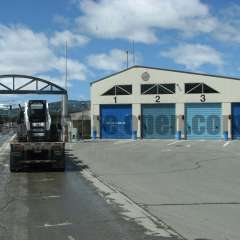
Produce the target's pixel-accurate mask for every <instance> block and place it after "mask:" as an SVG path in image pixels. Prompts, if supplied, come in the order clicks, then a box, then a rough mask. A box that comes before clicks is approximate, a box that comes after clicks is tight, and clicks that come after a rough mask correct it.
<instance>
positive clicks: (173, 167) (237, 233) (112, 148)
mask: <svg viewBox="0 0 240 240" xmlns="http://www.w3.org/2000/svg"><path fill="white" fill-rule="evenodd" d="M71 148H72V150H73V154H74V155H75V156H76V157H78V160H81V161H83V163H84V164H87V165H88V166H89V167H90V169H91V170H92V171H93V172H94V173H95V174H96V175H97V176H98V177H99V178H100V179H102V180H103V181H104V182H107V183H109V184H111V185H112V186H114V187H115V188H117V189H118V190H119V191H121V192H122V193H124V194H126V195H127V196H128V197H129V198H131V199H132V200H133V201H135V202H136V203H138V204H139V205H141V206H143V207H144V208H145V209H147V210H148V211H149V212H150V213H152V214H153V215H155V216H157V217H158V218H159V219H161V220H163V221H164V222H166V223H167V224H168V225H170V226H171V227H172V228H173V229H175V230H176V231H177V232H179V233H180V234H182V235H183V236H184V237H186V238H187V239H190V240H193V239H194V240H197V239H199V240H200V239H205V240H206V239H211V240H226V239H228V240H230V239H231V240H239V239H240V228H239V219H240V142H239V141H232V142H226V143H225V142H223V141H181V142H175V141H158V140H148V141H146V140H144V141H105V142H104V141H102V142H101V141H96V142H82V143H73V144H71Z"/></svg>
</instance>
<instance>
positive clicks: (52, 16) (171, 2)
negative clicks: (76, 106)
mask: <svg viewBox="0 0 240 240" xmlns="http://www.w3.org/2000/svg"><path fill="white" fill-rule="evenodd" d="M65 40H67V41H68V45H69V98H70V99H77V100H80V99H89V83H90V82H91V81H93V80H96V79H98V78H101V77H103V76H106V75H108V74H111V73H113V72H117V71H119V70H122V69H124V68H125V67H126V53H125V52H126V51H127V50H128V51H129V52H130V56H129V64H130V65H132V64H133V61H132V59H133V58H132V55H131V52H132V42H133V41H134V42H135V53H136V64H138V65H146V66H153V67H160V68H170V69H178V70H186V71H195V72H204V73H210V74H218V75H219V74H220V75H228V76H234V77H238V76H239V75H240V57H239V53H240V51H239V47H238V46H239V44H240V2H239V1H237V0H235V1H234V0H232V1H231V0H229V1H228V0H211V1H207V0H168V1H166V0H95V1H94V0H51V1H49V0H41V1H32V0H21V1H19V0H1V8H0V52H1V54H0V74H6V73H19V74H26V75H33V76H40V77H43V78H46V79H48V80H51V81H53V82H55V83H57V84H63V79H64V51H65V50H64V44H65ZM0 99H2V101H3V102H4V101H12V99H13V98H11V97H8V98H6V97H5V99H3V97H1V98H0ZM14 99H15V101H16V99H20V97H18V96H17V97H15V98H14ZM49 99H50V100H56V99H58V98H57V97H54V98H49Z"/></svg>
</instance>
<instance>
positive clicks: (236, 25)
mask: <svg viewBox="0 0 240 240" xmlns="http://www.w3.org/2000/svg"><path fill="white" fill-rule="evenodd" d="M213 36H214V37H215V38H216V39H218V40H220V41H223V42H226V43H240V5H238V4H235V3H232V4H229V7H228V8H226V9H224V10H223V11H222V12H221V14H220V15H219V21H218V24H217V26H216V28H215V30H214V32H213Z"/></svg>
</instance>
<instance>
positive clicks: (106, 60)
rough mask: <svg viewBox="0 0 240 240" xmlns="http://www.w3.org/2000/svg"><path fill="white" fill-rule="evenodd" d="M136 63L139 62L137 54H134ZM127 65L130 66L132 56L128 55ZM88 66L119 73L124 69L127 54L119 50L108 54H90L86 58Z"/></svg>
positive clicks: (113, 50)
mask: <svg viewBox="0 0 240 240" xmlns="http://www.w3.org/2000/svg"><path fill="white" fill-rule="evenodd" d="M135 57H136V61H137V62H139V61H140V56H139V54H136V56H135ZM128 59H129V65H131V62H132V59H133V56H132V54H131V53H129V55H128ZM87 60H88V64H89V65H90V66H91V67H93V68H96V69H99V70H105V71H119V70H121V69H124V68H126V64H127V54H126V51H123V50H120V49H112V50H111V51H110V52H109V53H100V54H92V55H90V56H88V59H87Z"/></svg>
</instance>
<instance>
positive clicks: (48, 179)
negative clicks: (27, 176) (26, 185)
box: [33, 178, 55, 182]
mask: <svg viewBox="0 0 240 240" xmlns="http://www.w3.org/2000/svg"><path fill="white" fill-rule="evenodd" d="M54 180H55V178H42V179H39V180H34V181H33V182H51V181H54Z"/></svg>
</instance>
